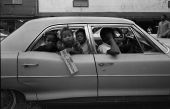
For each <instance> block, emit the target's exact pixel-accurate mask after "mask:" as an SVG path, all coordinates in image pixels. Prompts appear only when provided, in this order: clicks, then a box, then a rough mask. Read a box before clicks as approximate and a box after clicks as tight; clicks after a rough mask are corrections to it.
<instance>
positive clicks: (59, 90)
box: [18, 24, 97, 100]
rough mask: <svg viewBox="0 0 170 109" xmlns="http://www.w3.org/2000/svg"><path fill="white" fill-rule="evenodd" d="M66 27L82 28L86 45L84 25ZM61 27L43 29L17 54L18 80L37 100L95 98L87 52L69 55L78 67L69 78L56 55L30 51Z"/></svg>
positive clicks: (93, 72) (94, 77) (93, 74)
mask: <svg viewBox="0 0 170 109" xmlns="http://www.w3.org/2000/svg"><path fill="white" fill-rule="evenodd" d="M67 26H69V28H71V29H72V30H73V31H76V29H78V28H83V29H85V31H86V36H87V42H88V44H89V33H88V32H87V25H86V24H75V25H74V24H72V25H71V24H70V25H67ZM63 27H66V25H56V26H52V27H49V28H47V29H46V30H44V31H43V32H42V33H41V34H40V35H39V36H38V38H37V39H36V40H35V42H33V43H32V45H31V46H30V48H29V49H28V50H27V51H25V52H20V53H19V57H18V72H19V73H18V78H19V81H20V82H22V83H23V84H25V85H29V86H31V87H32V88H34V89H35V91H36V93H37V97H38V100H49V99H61V98H74V97H96V96H97V74H96V68H95V63H94V58H93V55H92V54H91V53H89V54H75V55H71V57H72V59H73V61H74V63H75V65H76V66H77V68H78V72H77V73H76V74H74V75H72V74H71V73H70V71H69V69H68V67H67V66H66V63H65V62H64V61H63V59H62V57H61V55H60V54H59V53H58V52H40V51H34V48H36V47H37V46H39V45H41V44H43V36H44V34H45V33H46V32H49V31H53V32H55V33H56V34H57V35H58V32H60V30H61V29H62V28H63ZM89 50H90V47H89ZM30 99H31V98H30Z"/></svg>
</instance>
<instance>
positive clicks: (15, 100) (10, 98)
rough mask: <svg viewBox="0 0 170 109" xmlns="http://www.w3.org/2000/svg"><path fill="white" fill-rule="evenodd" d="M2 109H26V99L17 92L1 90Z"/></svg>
mask: <svg viewBox="0 0 170 109" xmlns="http://www.w3.org/2000/svg"><path fill="white" fill-rule="evenodd" d="M1 109H26V100H25V97H24V96H23V95H22V94H21V93H19V92H16V91H12V90H1Z"/></svg>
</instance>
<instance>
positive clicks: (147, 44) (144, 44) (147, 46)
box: [133, 29, 161, 53]
mask: <svg viewBox="0 0 170 109" xmlns="http://www.w3.org/2000/svg"><path fill="white" fill-rule="evenodd" d="M133 32H134V33H135V36H136V38H137V40H138V42H139V44H140V46H141V48H142V50H143V52H144V53H152V52H161V50H160V49H159V48H158V47H157V46H156V45H155V44H154V43H153V42H151V41H150V40H149V39H147V38H146V36H145V35H144V34H143V33H141V32H140V31H137V30H135V29H133Z"/></svg>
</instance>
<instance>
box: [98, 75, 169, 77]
mask: <svg viewBox="0 0 170 109" xmlns="http://www.w3.org/2000/svg"><path fill="white" fill-rule="evenodd" d="M98 76H99V77H102V76H103V77H106V76H109V77H113V76H115V77H118V76H128V77H133V76H135V77H137V76H142V77H147V76H154V77H158V76H161V77H162V76H170V74H151V75H147V74H145V75H144V74H143V75H98Z"/></svg>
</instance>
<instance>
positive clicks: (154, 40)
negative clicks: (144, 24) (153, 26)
mask: <svg viewBox="0 0 170 109" xmlns="http://www.w3.org/2000/svg"><path fill="white" fill-rule="evenodd" d="M133 28H135V29H136V30H139V32H141V33H142V34H144V35H145V36H146V38H148V40H149V41H151V42H153V43H154V44H155V46H157V47H158V48H159V49H160V50H161V51H162V53H164V54H168V53H169V52H170V49H169V48H168V47H167V46H166V45H162V44H161V43H160V42H159V41H158V40H157V39H155V38H154V37H153V36H151V35H150V34H148V33H147V32H146V31H144V30H143V29H142V28H141V27H139V26H138V25H136V24H134V25H133Z"/></svg>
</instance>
